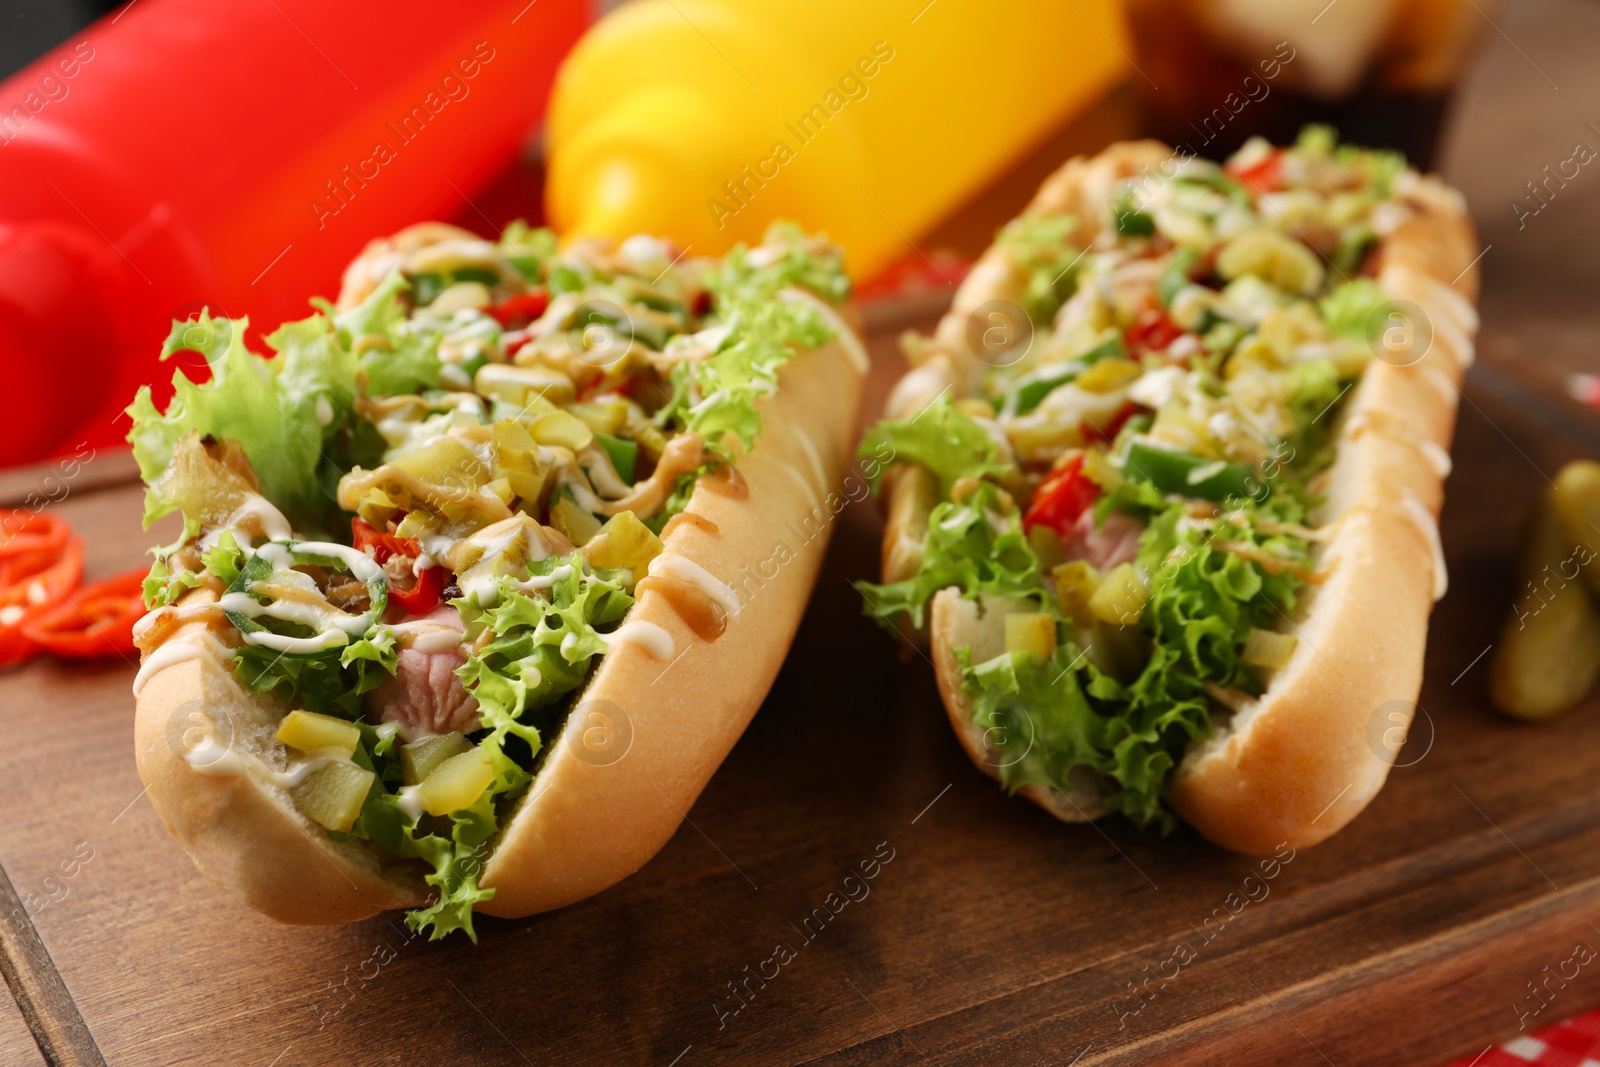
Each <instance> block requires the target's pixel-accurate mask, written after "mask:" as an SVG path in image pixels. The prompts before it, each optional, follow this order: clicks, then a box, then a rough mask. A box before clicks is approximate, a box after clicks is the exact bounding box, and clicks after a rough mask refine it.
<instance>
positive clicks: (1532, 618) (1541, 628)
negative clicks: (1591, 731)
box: [1489, 490, 1600, 719]
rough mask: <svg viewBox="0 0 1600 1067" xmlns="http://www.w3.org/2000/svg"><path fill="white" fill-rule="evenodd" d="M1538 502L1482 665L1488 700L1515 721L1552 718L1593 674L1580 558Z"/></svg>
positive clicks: (1599, 631)
mask: <svg viewBox="0 0 1600 1067" xmlns="http://www.w3.org/2000/svg"><path fill="white" fill-rule="evenodd" d="M1556 497H1557V490H1546V491H1545V492H1544V493H1541V494H1540V496H1539V500H1538V503H1537V504H1535V506H1534V511H1533V516H1532V519H1531V521H1530V523H1529V531H1528V539H1527V542H1526V544H1525V546H1524V548H1523V554H1522V560H1521V563H1520V565H1519V567H1518V571H1517V599H1516V601H1515V602H1514V603H1513V605H1512V610H1511V617H1510V618H1509V619H1507V620H1506V625H1505V629H1504V630H1503V631H1502V632H1501V635H1500V641H1499V643H1498V644H1497V645H1496V646H1495V653H1494V658H1493V660H1492V661H1491V662H1490V664H1489V696H1490V698H1491V699H1492V700H1493V701H1494V703H1495V706H1496V707H1498V708H1499V709H1500V710H1501V711H1503V712H1505V713H1506V714H1508V715H1513V716H1516V717H1517V718H1519V719H1546V718H1549V717H1551V716H1553V715H1559V714H1560V713H1561V712H1563V711H1566V710H1567V709H1568V708H1570V707H1572V706H1573V705H1574V704H1576V703H1577V702H1578V701H1580V700H1582V699H1583V696H1584V694H1585V693H1587V692H1588V691H1589V689H1590V687H1592V686H1593V685H1594V682H1595V678H1596V676H1597V675H1600V609H1597V608H1596V607H1595V602H1594V598H1593V597H1592V596H1591V595H1590V593H1589V589H1588V587H1587V586H1586V585H1585V584H1584V583H1583V581H1582V580H1581V579H1580V578H1579V571H1580V569H1581V565H1580V563H1579V560H1580V559H1581V553H1579V552H1577V551H1576V549H1577V548H1578V546H1575V545H1574V543H1573V542H1572V541H1571V540H1569V539H1568V537H1567V535H1566V532H1565V530H1564V528H1563V524H1562V522H1561V519H1560V517H1559V516H1558V514H1557V510H1556Z"/></svg>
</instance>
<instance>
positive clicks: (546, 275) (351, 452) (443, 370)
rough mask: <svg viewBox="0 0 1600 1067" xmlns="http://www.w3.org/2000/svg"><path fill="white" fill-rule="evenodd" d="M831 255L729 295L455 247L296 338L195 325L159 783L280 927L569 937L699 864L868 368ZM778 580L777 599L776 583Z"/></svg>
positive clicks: (360, 287) (141, 455) (565, 256)
mask: <svg viewBox="0 0 1600 1067" xmlns="http://www.w3.org/2000/svg"><path fill="white" fill-rule="evenodd" d="M848 290H849V284H848V281H847V279H846V278H845V276H844V274H843V273H842V271H841V269H840V255H839V252H838V250H837V249H835V248H833V247H832V246H829V245H827V244H826V243H825V242H822V241H820V240H817V239H814V238H811V237H807V236H806V235H804V234H802V233H800V232H799V231H798V230H796V229H794V228H792V227H775V228H774V230H773V232H772V233H771V234H770V235H769V237H768V240H767V241H766V242H765V243H764V244H762V245H761V246H759V247H757V248H754V249H749V250H744V249H740V250H737V251H735V252H734V253H731V254H730V255H729V256H728V257H727V258H726V259H723V260H720V261H709V260H697V259H691V258H686V257H685V256H683V255H682V254H681V253H679V252H678V250H676V249H674V248H673V247H671V246H669V245H667V244H665V243H663V242H660V241H657V240H654V239H649V238H634V239H631V240H629V241H626V242H623V243H622V244H621V245H620V246H617V247H610V246H609V245H606V244H599V243H578V244H573V245H570V246H568V247H565V248H560V247H558V246H557V244H556V242H555V240H554V238H553V237H552V236H551V235H550V234H549V233H547V232H544V231H534V230H529V229H527V228H526V227H522V226H520V225H518V226H513V227H512V228H510V229H508V230H507V232H506V233H505V235H504V236H503V237H502V238H501V239H500V240H499V241H487V240H484V239H481V238H478V237H476V236H474V235H472V234H470V233H467V232H466V231H462V230H458V229H456V228H454V227H449V226H443V225H439V224H424V225H420V226H416V227H412V228H410V229H408V230H406V231H403V232H401V233H399V234H397V235H395V236H394V237H392V238H387V239H383V240H379V241H374V242H373V243H372V244H371V245H370V246H369V247H368V248H367V250H366V251H365V252H364V253H363V255H362V256H361V257H360V258H359V259H358V260H357V261H356V262H355V263H353V264H352V265H351V267H350V269H349V270H348V271H347V272H346V275H345V278H344V285H343V289H342V292H341V294H340V296H339V300H338V302H337V304H333V305H329V304H326V303H324V304H322V305H321V306H320V309H319V311H318V313H317V314H315V315H313V316H311V317H310V318H308V319H305V320H302V321H300V322H295V323H289V324H287V325H285V326H283V327H282V328H280V329H279V330H278V331H276V332H275V333H273V334H271V335H270V336H269V337H268V339H267V340H268V344H269V345H270V346H271V347H272V348H273V349H275V351H276V354H275V355H273V356H271V357H270V358H263V357H261V356H258V355H256V354H253V353H252V352H250V351H249V350H248V349H247V347H246V345H245V341H244V337H245V332H246V329H247V324H246V323H245V322H244V321H242V320H241V321H237V322H231V321H229V320H226V319H213V318H211V317H210V316H209V315H205V314H202V315H201V316H200V317H199V318H198V319H191V320H190V321H188V322H182V323H177V324H175V325H174V329H173V333H172V336H171V338H170V339H169V341H168V343H167V347H166V351H167V353H168V354H171V353H174V352H178V351H179V350H197V351H198V352H199V353H200V354H201V355H203V356H204V358H205V359H206V361H207V363H208V364H209V366H210V371H211V376H210V380H209V381H207V382H205V383H203V384H196V383H193V382H190V381H188V380H187V379H186V378H184V377H183V375H181V374H180V375H178V377H177V379H175V383H174V384H175V388H176V396H175V398H174V400H173V401H172V403H171V404H170V405H168V406H167V407H166V408H165V410H164V411H163V410H161V409H160V408H158V407H157V405H156V404H155V403H154V401H153V399H152V397H151V396H150V394H149V393H148V391H142V392H141V394H140V396H139V397H138V398H137V399H136V400H135V402H134V404H133V406H132V407H131V408H130V409H129V412H130V414H131V415H132V417H133V420H134V424H133V429H132V431H131V433H130V440H131V441H132V442H133V445H134V450H135V456H136V458H137V459H138V460H139V464H140V468H141V473H142V474H143V476H144V478H145V481H146V483H147V484H148V486H149V491H148V496H147V519H149V520H153V519H154V518H156V517H158V516H160V515H163V514H166V513H168V512H172V511H178V512H180V513H181V514H182V516H183V519H184V523H185V526H184V531H183V534H182V536H181V538H180V539H179V540H178V541H177V542H175V543H173V544H171V545H168V546H166V547H164V548H161V549H158V550H157V553H156V554H157V561H156V564H155V566H154V567H153V569H152V574H151V578H150V580H149V582H148V583H147V586H146V596H147V600H148V602H149V604H150V606H151V609H152V610H151V612H150V614H149V615H148V616H146V619H145V620H144V621H143V622H142V624H141V627H140V630H139V633H138V643H139V645H140V647H141V649H142V650H143V655H144V659H143V663H142V665H141V668H140V671H139V675H138V678H137V679H136V681H135V683H134V692H135V695H136V697H137V705H138V707H137V726H136V748H137V756H138V764H139V772H140V775H141V777H142V778H143V780H144V782H145V784H146V785H147V786H148V787H149V796H150V799H151V801H152V803H153V804H154V806H155V809H156V811H157V812H158V814H159V815H160V816H161V818H162V819H163V820H164V821H165V822H166V824H167V826H168V827H169V828H170V829H171V831H172V832H173V833H174V834H175V835H176V836H177V838H178V839H179V840H180V841H181V842H182V843H183V845H184V846H185V848H187V849H188V850H189V852H190V853H191V855H192V856H193V857H194V858H195V860H196V861H197V863H199V865H200V866H201V867H202V869H203V870H205V871H206V873H208V874H209V875H210V876H211V877H212V878H213V879H215V880H217V881H219V882H221V883H223V884H226V885H228V886H231V887H232V888H233V889H234V890H236V891H237V892H238V894H239V895H240V896H242V897H243V898H244V900H245V901H246V902H248V903H249V904H251V905H252V906H254V907H255V908H257V909H259V910H261V911H263V912H265V913H266V914H268V915H270V916H272V917H274V918H276V919H279V920H281V921H284V922H292V923H332V922H343V921H350V920H354V919H358V918H361V917H364V916H367V915H370V914H373V913H374V912H376V911H379V910H383V909H388V908H410V909H413V910H412V911H411V912H410V914H409V916H408V919H409V921H410V922H411V924H412V925H413V927H414V928H417V929H426V930H428V931H429V932H430V933H431V935H432V936H435V937H439V936H443V935H444V934H447V933H449V932H450V931H452V930H455V929H463V930H465V931H466V932H467V933H468V934H469V935H472V934H473V926H472V919H473V914H474V912H475V911H476V912H484V913H488V914H492V915H500V916H521V915H527V914H531V913H534V912H538V911H544V910H547V909H551V908H557V907H561V906H563V905H566V904H569V903H571V902H573V901H576V900H579V899H582V898H584V897H586V896H589V895H591V894H593V893H596V892H598V891H600V890H601V889H603V888H605V887H607V886H609V885H611V884H613V883H614V882H616V881H618V880H619V879H621V878H623V877H625V876H627V875H628V874H630V873H632V872H633V871H634V870H636V869H637V868H639V867H640V866H641V865H643V864H644V863H645V862H646V861H647V860H648V859H649V858H650V857H651V856H652V855H653V854H654V853H655V852H656V851H657V850H658V849H659V848H660V847H661V846H662V845H663V844H665V842H666V841H667V839H668V838H669V837H670V836H671V834H672V833H673V831H674V830H675V829H676V827H677V826H678V824H679V822H680V820H681V819H682V818H683V813H684V812H685V811H686V810H687V809H688V808H689V807H690V806H691V805H692V804H693V802H694V799H695V797H696V796H697V795H698V794H699V792H700V790H701V789H702V788H703V787H704V785H705V783H706V782H707V780H708V779H709V778H710V776H711V774H712V772H713V771H714V770H715V769H716V767H717V765H718V764H719V763H720V762H721V760H722V759H723V757H724V756H726V755H727V753H728V751H729V750H730V749H731V748H732V746H733V744H734V742H735V741H736V740H737V738H738V736H739V734H740V733H741V732H742V730H743V729H744V727H745V725H746V724H747V723H748V722H749V720H750V718H751V716H752V715H753V714H754V712H755V710H756V708H757V706H758V705H759V704H760V702H761V700H762V698H763V697H764V696H765V694H766V691H767V689H768V687H769V686H770V685H771V683H772V680H773V677H774V676H775V674H776V672H777V669H778V666H779V664H780V663H781V661H782V659H783V656H784V653H785V651H786V650H787V648H788V645H789V642H790V640H791V639H792V637H793V635H794V631H795V628H796V626H797V625H798V622H799V618H800V614H801V611H802V609H803V607H804V605H805V601H806V598H807V596H808V594H809V590H810V587H811V584H812V582H813V580H814V578H815V575H816V572H817V568H818V565H819V563H820V560H821V556H822V553H823V550H824V547H825V544H826V540H827V538H826V537H825V536H824V537H819V538H815V539H813V540H811V541H809V542H808V543H807V544H805V545H803V546H799V547H798V548H796V549H794V550H793V551H791V552H790V553H789V555H788V556H787V557H785V558H784V559H783V561H782V564H783V565H782V566H780V567H776V568H768V569H767V570H766V571H763V572H761V577H760V578H759V579H754V578H752V577H750V575H749V574H748V569H747V570H746V571H745V572H744V573H745V576H744V577H743V578H739V577H736V576H737V575H739V574H740V573H741V571H740V568H739V567H738V564H739V561H741V560H751V561H754V560H757V559H762V558H765V557H766V556H768V555H769V554H770V553H771V550H772V545H773V544H774V543H776V542H777V541H778V540H779V538H778V536H777V535H778V533H779V532H780V531H781V530H782V528H783V524H784V523H785V522H786V521H798V519H799V517H800V516H802V515H806V514H807V513H810V512H813V511H814V510H815V509H816V508H817V507H820V506H822V505H821V504H820V503H819V502H820V501H822V500H823V499H825V498H826V497H828V496H829V494H830V493H831V492H832V491H833V488H834V485H835V483H836V482H837V481H838V480H839V479H840V478H841V476H842V473H843V468H844V464H845V462H846V459H847V456H846V451H847V448H848V445H849V442H848V440H847V436H848V435H849V434H850V433H851V432H852V430H853V423H854V418H855V410H856V407H857V405H858V403H859V399H860V393H861V382H862V378H863V376H864V373H865V370H866V357H865V353H864V352H863V350H862V347H861V344H860V342H859V341H858V340H857V338H856V336H855V334H854V333H853V330H852V327H851V326H850V325H849V324H848V323H847V322H846V321H845V320H844V318H842V317H841V312H845V313H848V312H847V308H848V305H847V303H846V300H847V297H848ZM769 571H770V572H772V573H771V574H770V576H769V573H768V572H769Z"/></svg>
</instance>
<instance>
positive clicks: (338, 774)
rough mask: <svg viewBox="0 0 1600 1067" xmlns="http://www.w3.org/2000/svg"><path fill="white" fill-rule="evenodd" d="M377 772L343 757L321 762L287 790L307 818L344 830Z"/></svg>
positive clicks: (358, 809)
mask: <svg viewBox="0 0 1600 1067" xmlns="http://www.w3.org/2000/svg"><path fill="white" fill-rule="evenodd" d="M376 777H377V776H376V775H374V774H373V773H372V772H371V771H368V770H363V769H362V768H360V767H357V766H356V765H355V764H354V763H350V762H348V761H346V760H335V761H333V762H332V763H324V764H323V765H322V766H320V767H318V768H317V769H316V770H314V771H312V772H311V773H310V774H308V775H306V777H305V780H304V781H302V782H301V783H300V784H299V785H296V786H294V787H293V788H291V789H290V790H289V792H290V794H291V795H292V796H293V797H294V804H295V807H297V808H299V809H300V811H301V813H303V814H304V815H305V817H306V818H308V819H310V820H311V821H312V822H314V823H317V824H318V825H321V826H325V827H327V828H328V829H329V830H337V831H338V832H340V833H346V832H347V831H349V829H350V827H352V826H354V825H355V821H356V816H358V815H360V814H361V805H362V804H364V803H366V799H367V793H368V791H369V790H371V789H372V783H373V780H374V779H375V778H376Z"/></svg>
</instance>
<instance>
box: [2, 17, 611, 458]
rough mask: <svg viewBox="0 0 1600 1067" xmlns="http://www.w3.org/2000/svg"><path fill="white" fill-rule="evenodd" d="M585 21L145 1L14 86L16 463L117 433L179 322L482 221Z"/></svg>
mask: <svg viewBox="0 0 1600 1067" xmlns="http://www.w3.org/2000/svg"><path fill="white" fill-rule="evenodd" d="M587 21H588V4H587V3H586V2H585V0H536V2H530V0H477V2H475V3H472V4H456V5H449V6H447V7H445V8H441V7H440V6H439V5H438V4H437V3H433V2H430V3H423V2H421V0H381V2H380V0H338V2H336V3H329V2H327V0H251V2H249V3H217V2H216V0H136V2H135V3H131V4H129V5H127V6H126V7H124V8H122V9H121V11H120V13H119V14H117V15H115V16H111V17H109V18H107V19H103V20H101V21H100V22H99V23H97V24H96V25H95V26H93V27H92V28H90V29H89V31H88V32H87V33H86V34H84V35H83V36H82V37H81V38H77V39H74V40H69V41H68V42H67V43H65V44H63V45H62V46H61V47H59V48H57V49H56V50H55V51H53V52H51V53H50V54H48V55H46V56H44V57H43V58H41V59H39V60H38V61H37V62H35V63H33V64H32V65H31V66H29V67H27V68H25V69H24V70H22V71H21V72H19V73H18V74H16V75H14V76H13V77H12V78H10V79H8V80H7V81H5V82H4V83H0V369H3V372H4V380H5V388H4V399H3V401H0V465H3V464H11V463H19V462H23V461H27V460H30V459H35V458H38V457H40V456H44V455H47V454H49V453H51V452H52V451H53V450H57V449H61V448H76V447H79V446H80V445H81V444H83V443H87V444H89V445H91V446H97V445H103V444H109V443H112V442H115V441H118V440H120V439H121V438H122V437H123V436H124V435H125V434H126V433H127V428H128V424H127V420H126V419H125V418H123V417H121V409H122V408H123V406H124V405H126V404H127V403H128V402H129V401H130V400H131V399H132V397H133V394H134V391H135V389H136V387H137V386H138V385H140V384H143V383H146V382H161V383H165V382H166V381H168V380H170V377H171V374H170V368H164V367H162V366H161V365H160V364H159V363H158V361H157V355H158V353H159V352H160V349H161V343H162V341H163V340H164V338H165V337H166V335H167V331H168V328H169V324H170V320H171V319H173V318H180V319H181V318H186V317H188V316H189V315H190V314H192V313H194V312H197V311H199V310H200V308H201V307H202V306H209V307H210V309H211V311H212V313H213V314H227V315H230V316H233V317H241V316H244V315H249V316H250V319H251V324H252V327H253V329H252V333H253V334H254V335H255V336H256V337H259V336H260V335H261V334H263V333H265V332H268V331H270V330H272V329H274V328H276V326H277V325H278V323H279V322H281V321H283V320H285V319H291V318H299V317H302V316H304V315H307V314H309V313H310V309H309V308H308V306H307V299H308V298H309V297H311V296H313V295H317V294H323V295H327V296H330V297H331V296H333V295H334V294H335V292H336V290H337V286H338V283H339V276H340V273H341V271H342V269H343V267H344V265H345V264H346V263H347V262H349V260H350V259H352V258H353V257H354V256H355V255H356V254H357V253H358V252H359V251H360V250H361V248H362V246H363V245H365V244H366V242H367V241H369V240H371V239H372V238H374V237H378V236H381V235H383V234H387V233H390V232H392V231H394V230H397V229H399V228H400V227H402V226H405V225H407V224H409V223H412V222H417V221H420V220H423V219H431V218H441V217H442V218H453V217H456V216H458V215H461V214H463V212H465V213H467V214H468V215H469V216H470V215H471V214H472V200H473V198H474V197H475V196H476V195H477V194H478V193H479V192H480V191H481V190H482V189H483V188H484V187H485V186H486V185H487V183H488V182H489V180H490V179H491V178H493V177H494V176H495V175H496V174H497V173H498V172H499V171H500V170H501V169H502V168H503V167H505V165H506V164H507V163H508V162H509V161H510V160H511V159H512V158H513V157H514V156H515V154H516V153H517V151H518V150H519V149H520V148H521V147H522V146H523V145H524V144H525V143H526V141H527V139H528V137H529V134H530V130H531V128H532V127H533V126H534V124H535V123H536V122H537V121H538V120H539V119H540V117H541V115H542V113H543V111H544V105H545V101H546V98H547V97H548V94H549V89H550V83H551V80H552V77H553V76H554V72H555V68H556V64H557V63H558V61H559V60H560V59H561V57H562V55H564V54H565V53H566V51H567V49H568V48H569V47H570V46H571V45H572V43H573V42H574V41H575V40H576V39H577V37H578V35H579V34H580V33H581V32H582V30H583V28H584V26H585V25H586V24H587ZM485 225H486V226H487V225H488V223H487V221H486V222H485ZM164 390H165V391H167V392H169V391H170V387H167V386H164V385H158V392H157V400H158V402H162V401H164V400H165V395H164Z"/></svg>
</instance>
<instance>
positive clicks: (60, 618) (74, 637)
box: [17, 570, 149, 659]
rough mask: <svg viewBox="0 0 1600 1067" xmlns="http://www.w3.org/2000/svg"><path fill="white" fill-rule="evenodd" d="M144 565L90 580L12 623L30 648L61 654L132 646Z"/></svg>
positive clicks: (85, 655) (139, 614)
mask: <svg viewBox="0 0 1600 1067" xmlns="http://www.w3.org/2000/svg"><path fill="white" fill-rule="evenodd" d="M148 573H149V571H148V570H137V571H128V572H127V573H125V574H119V575H117V576H116V577H115V578H107V579H106V580H105V581H103V582H93V583H91V584H89V585H86V586H84V587H83V588H82V589H79V590H78V591H77V592H75V593H73V594H71V595H70V596H68V597H66V598H65V599H63V600H61V601H60V602H58V603H55V604H49V605H44V606H42V607H39V608H36V609H34V610H33V611H30V612H28V614H27V616H26V617H24V618H23V619H22V620H21V623H20V624H19V625H18V626H17V630H18V631H19V636H20V639H21V642H22V643H25V644H26V645H27V646H28V649H29V651H31V650H32V649H34V648H38V649H42V650H44V651H45V652H49V653H50V654H51V655H53V656H59V657H61V658H63V659H88V658H90V657H93V656H104V655H108V654H120V655H126V654H129V653H131V652H133V650H134V645H133V624H134V623H136V622H138V621H139V619H140V618H142V617H143V616H144V613H145V611H146V608H145V606H144V597H143V595H142V589H143V586H144V580H145V576H146V575H147V574H148Z"/></svg>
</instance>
